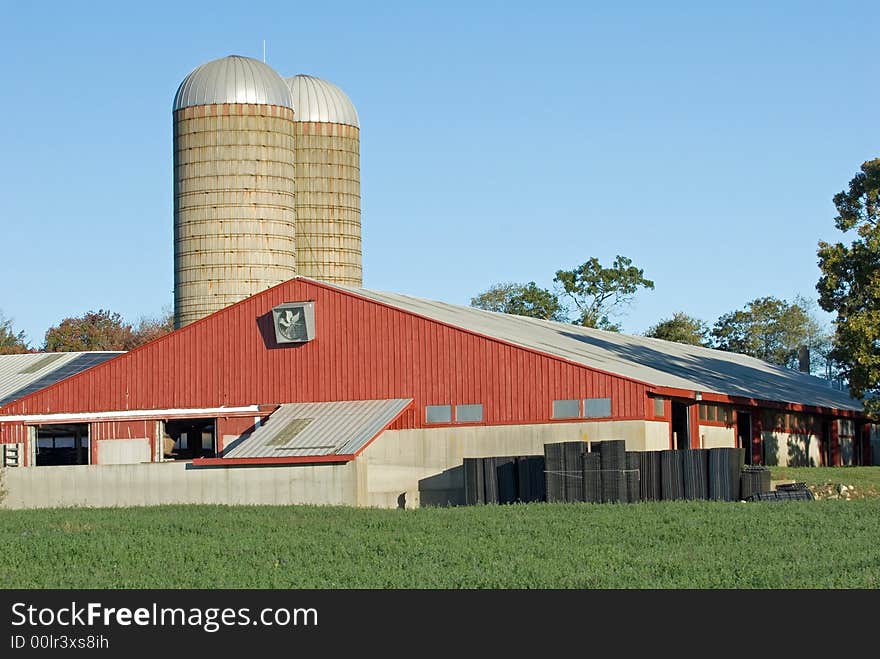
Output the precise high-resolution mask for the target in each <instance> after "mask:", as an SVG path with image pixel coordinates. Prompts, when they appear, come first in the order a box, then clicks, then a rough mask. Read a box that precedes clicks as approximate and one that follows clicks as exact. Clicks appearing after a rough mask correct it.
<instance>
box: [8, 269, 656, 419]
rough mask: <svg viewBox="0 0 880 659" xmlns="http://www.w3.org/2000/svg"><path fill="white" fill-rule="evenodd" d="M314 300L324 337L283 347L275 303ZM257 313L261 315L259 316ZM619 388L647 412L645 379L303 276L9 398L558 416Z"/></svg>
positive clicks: (622, 403)
mask: <svg viewBox="0 0 880 659" xmlns="http://www.w3.org/2000/svg"><path fill="white" fill-rule="evenodd" d="M299 300H315V314H316V339H315V340H314V341H312V342H310V343H307V344H303V345H294V346H286V347H275V345H274V338H273V336H274V331H273V329H272V322H271V317H270V312H271V309H272V307H274V306H276V305H278V304H281V303H283V302H291V301H299ZM255 319H256V320H255ZM604 396H611V398H612V414H613V415H614V416H615V417H618V418H621V417H623V418H644V413H645V400H646V388H645V386H644V385H642V384H639V383H637V382H633V381H631V380H627V379H625V378H618V377H616V376H613V375H608V374H604V373H597V372H594V371H591V370H590V369H587V368H584V367H582V366H579V365H576V364H570V363H566V362H563V361H560V360H558V359H554V358H552V357H548V356H546V355H541V354H536V353H534V352H529V351H525V350H522V349H519V348H516V347H513V346H509V345H505V344H503V343H500V342H498V341H494V340H491V339H488V338H484V337H479V336H474V335H473V334H469V333H467V332H464V331H461V330H459V329H455V328H452V327H448V326H445V325H441V324H439V323H436V322H434V321H431V320H428V319H424V318H418V317H415V316H413V315H411V314H408V313H405V312H403V311H400V310H398V309H394V308H390V307H387V306H383V305H380V304H376V303H374V302H372V301H370V300H365V299H362V298H360V297H356V296H354V295H351V294H348V293H346V292H344V291H342V290H339V289H336V288H333V287H329V286H324V285H320V284H317V283H315V282H312V281H309V280H304V279H294V280H291V281H288V282H285V283H283V284H281V285H279V286H276V287H275V288H272V289H269V290H267V291H264V292H263V293H260V294H257V295H254V296H253V297H250V298H248V299H246V300H244V301H242V302H241V303H239V304H236V305H234V306H232V307H229V308H227V309H224V310H223V311H221V312H219V313H217V314H214V315H213V316H209V317H207V318H204V319H203V320H201V321H198V322H196V323H193V324H192V325H190V326H188V327H186V328H184V329H182V330H179V331H177V332H174V333H172V334H170V335H168V336H165V337H163V338H161V339H159V340H157V341H154V342H153V343H151V344H148V345H146V346H144V347H142V348H139V349H137V350H133V351H132V352H130V353H127V354H126V355H124V356H123V357H121V358H119V359H117V360H114V361H112V362H109V363H107V364H105V365H103V366H101V367H98V368H96V369H93V370H92V371H90V372H89V373H88V374H84V375H83V376H75V377H73V378H71V379H69V380H66V381H65V382H62V383H59V384H58V385H56V386H54V387H52V388H50V389H48V390H46V391H44V392H41V393H39V394H37V395H35V396H32V397H29V398H26V399H24V400H21V401H18V402H17V403H14V404H13V405H10V406H9V409H8V410H6V413H7V414H38V413H51V412H81V411H105V410H127V409H161V408H164V407H215V406H220V405H226V406H230V405H244V404H248V405H250V404H255V403H256V404H273V403H287V402H322V401H339V400H378V399H391V398H413V399H414V401H415V403H414V407H413V408H412V409H410V410H408V411H406V412H405V413H404V414H403V416H402V417H401V419H399V420H398V422H397V423H396V424H395V426H394V427H400V428H414V427H416V428H417V427H422V426H424V425H425V421H424V407H425V405H435V404H452V405H454V404H458V403H483V406H484V407H483V410H484V422H485V423H487V424H502V423H525V422H532V423H534V422H541V421H547V420H549V419H550V407H551V401H552V400H553V399H554V398H588V397H604Z"/></svg>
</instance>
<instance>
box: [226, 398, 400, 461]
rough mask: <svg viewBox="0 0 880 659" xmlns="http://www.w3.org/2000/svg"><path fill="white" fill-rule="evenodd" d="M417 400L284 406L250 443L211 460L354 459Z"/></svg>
mask: <svg viewBox="0 0 880 659" xmlns="http://www.w3.org/2000/svg"><path fill="white" fill-rule="evenodd" d="M412 400H413V399H412V398H393V399H389V400H356V401H340V402H330V403H285V404H282V405H281V406H280V407H279V408H278V409H277V410H276V411H275V412H273V413H272V415H271V416H270V417H269V419H268V420H267V421H266V422H265V423H264V424H263V425H262V426H260V427H259V428H257V429H256V430H255V431H254V432H252V433H251V434H250V435H248V436H247V437H243V438H242V439H240V440H237V441H236V442H234V443H232V444H230V445H229V446H228V447H226V449H225V450H224V451H223V457H222V458H220V459H215V460H212V461H211V463H212V464H221V463H223V462H224V461H226V460H239V459H251V458H253V459H257V458H260V459H266V458H277V459H278V460H279V461H282V462H283V461H285V459H289V458H302V457H310V456H313V457H320V456H331V455H339V456H343V455H344V456H352V455H356V454H357V453H358V452H359V451H360V450H361V449H363V448H364V447H365V446H366V445H367V444H369V443H370V442H371V441H372V440H373V439H375V438H376V436H378V435H379V433H381V432H382V431H383V430H385V428H387V427H388V426H389V425H390V424H391V423H392V422H393V421H394V420H395V419H397V417H399V416H400V415H401V414H402V413H403V411H404V410H405V409H406V408H407V407H409V406H410V404H411V403H412Z"/></svg>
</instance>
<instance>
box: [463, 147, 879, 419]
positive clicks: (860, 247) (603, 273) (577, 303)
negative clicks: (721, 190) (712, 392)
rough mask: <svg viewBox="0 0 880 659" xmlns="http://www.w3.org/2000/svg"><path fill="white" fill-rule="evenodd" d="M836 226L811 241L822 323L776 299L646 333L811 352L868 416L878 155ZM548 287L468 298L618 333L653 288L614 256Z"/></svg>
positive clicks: (875, 303) (875, 373)
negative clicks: (834, 236) (827, 322)
mask: <svg viewBox="0 0 880 659" xmlns="http://www.w3.org/2000/svg"><path fill="white" fill-rule="evenodd" d="M833 201H834V205H835V208H836V209H837V216H836V217H835V218H834V225H835V227H836V228H837V229H838V230H839V231H841V232H843V233H844V234H847V235H848V237H852V242H851V243H850V244H849V245H846V244H844V243H843V242H840V241H838V242H835V243H828V242H825V241H820V242H819V244H818V251H817V255H818V263H819V269H820V271H821V276H820V278H819V281H818V283H817V284H816V290H817V291H818V293H819V298H818V303H819V306H820V307H821V308H822V309H824V310H825V311H828V312H831V313H835V314H836V318H835V320H834V323H833V330H827V329H826V328H824V327H823V326H822V323H821V322H820V321H819V320H818V319H817V317H816V315H815V313H813V304H812V303H811V302H810V301H809V300H807V299H805V298H803V297H796V298H795V299H794V300H792V301H790V302H789V301H787V300H784V299H779V298H776V297H773V296H768V297H760V298H756V299H754V300H751V301H749V302H747V303H746V304H745V305H744V306H743V307H742V308H741V309H737V310H734V311H730V312H728V313H725V314H723V315H722V316H721V317H720V318H718V319H717V320H716V321H715V323H713V324H712V325H711V326H710V325H708V324H707V323H705V322H704V321H702V320H700V319H698V318H694V317H692V316H689V315H688V314H686V313H685V312H684V311H680V310H679V311H675V312H674V313H673V314H672V316H670V317H669V318H664V319H661V320H660V321H659V322H658V323H657V324H655V325H653V326H652V327H651V328H650V329H649V330H648V331H647V332H646V333H645V334H646V336H649V337H653V338H658V339H664V340H667V341H675V342H678V343H686V344H690V345H696V346H704V347H711V348H716V349H719V350H726V351H730V352H738V353H742V354H746V355H751V356H753V357H757V358H759V359H763V360H765V361H768V362H771V363H774V364H778V365H781V366H786V367H789V368H797V367H798V366H799V361H800V360H799V352H800V348H801V347H806V348H808V349H809V351H810V353H809V354H810V359H811V364H810V370H811V371H812V372H822V371H824V373H823V374H824V375H826V377H829V378H830V377H838V378H840V379H844V380H846V381H847V383H848V384H849V388H850V392H851V393H852V394H853V395H854V396H855V397H858V398H863V399H864V401H865V410H866V412H867V413H868V414H869V415H872V416H875V417H877V416H880V158H878V159H874V160H869V161H867V162H865V163H863V164H862V166H861V168H860V171H859V172H858V173H857V174H856V175H855V177H854V178H853V179H852V180H851V181H850V182H849V186H848V188H847V189H846V190H843V191H841V192H840V193H838V194H836V195H835V196H834V199H833ZM553 284H554V290H550V289H546V288H541V287H539V286H538V285H537V284H536V283H535V282H534V281H530V282H528V283H527V284H521V283H513V282H506V283H499V284H495V285H493V286H491V287H490V288H489V289H487V290H486V291H484V292H482V293H480V294H479V295H477V296H476V297H474V298H472V299H471V306H473V307H476V308H479V309H485V310H487V311H497V312H502V313H510V314H517V315H521V316H530V317H533V318H540V319H543V320H554V321H558V322H568V323H574V324H577V325H582V326H584V327H592V328H597V329H602V330H610V331H620V324H619V323H618V322H614V320H613V318H614V316H615V315H618V314H619V313H620V312H621V310H622V309H623V308H625V307H626V306H627V305H629V304H631V303H632V301H633V300H634V297H635V295H636V293H638V292H639V291H640V290H643V289H647V290H652V289H653V288H654V282H653V281H651V280H650V279H648V278H646V277H645V273H644V271H643V270H642V269H641V268H638V267H636V266H634V265H633V264H632V260H631V259H629V258H627V257H625V256H620V255H618V256H617V257H616V258H615V260H614V262H613V263H612V264H611V265H610V266H608V267H605V266H603V265H602V264H601V263H600V262H599V260H598V259H596V258H595V257H592V258H590V259H589V260H588V261H586V262H585V263H583V264H582V265H580V266H577V267H576V268H573V269H571V270H557V271H556V276H555V277H554V278H553Z"/></svg>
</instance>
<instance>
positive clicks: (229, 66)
mask: <svg viewBox="0 0 880 659" xmlns="http://www.w3.org/2000/svg"><path fill="white" fill-rule="evenodd" d="M219 103H256V104H259V105H279V106H281V107H285V108H293V100H292V99H291V96H290V89H288V87H287V84H286V83H285V82H284V79H283V78H282V77H281V76H280V75H278V73H276V72H275V70H274V69H273V68H272V67H271V66H269V65H268V64H264V63H263V62H260V61H259V60H255V59H252V58H250V57H242V56H241V55H230V56H229V57H222V58H220V59H216V60H213V61H211V62H207V63H206V64H202V65H201V66H199V67H197V68H196V69H194V70H193V71H192V73H190V74H189V75H188V76H187V77H186V78H184V80H183V82H182V83H180V87H178V88H177V94H175V96H174V110H175V111H177V110H181V109H183V108H188V107H191V106H194V105H214V104H219Z"/></svg>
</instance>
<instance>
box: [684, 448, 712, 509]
mask: <svg viewBox="0 0 880 659" xmlns="http://www.w3.org/2000/svg"><path fill="white" fill-rule="evenodd" d="M681 465H682V476H683V481H684V498H685V499H689V500H704V499H708V498H709V451H708V450H707V449H701V448H697V449H685V450H683V451H681Z"/></svg>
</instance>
